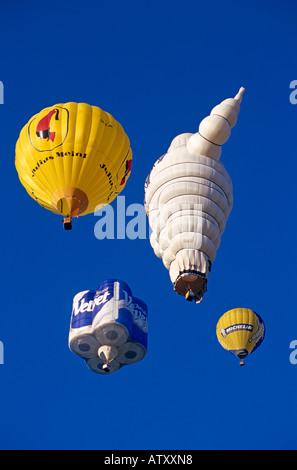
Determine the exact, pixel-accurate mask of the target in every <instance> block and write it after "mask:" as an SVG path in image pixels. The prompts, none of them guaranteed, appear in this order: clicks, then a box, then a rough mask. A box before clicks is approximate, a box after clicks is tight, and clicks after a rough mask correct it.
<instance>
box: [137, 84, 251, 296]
mask: <svg viewBox="0 0 297 470" xmlns="http://www.w3.org/2000/svg"><path fill="white" fill-rule="evenodd" d="M244 91H245V90H244V88H240V90H239V92H238V93H237V95H236V96H235V97H234V98H228V99H226V100H224V101H222V102H221V103H220V104H218V105H217V106H215V107H214V108H213V109H212V111H211V113H210V115H209V116H207V117H206V118H205V119H203V120H202V121H201V123H200V125H199V129H198V132H197V133H196V134H192V133H183V134H180V135H178V136H176V137H175V138H174V139H173V140H172V142H171V144H170V146H169V148H168V151H167V153H166V154H165V155H163V156H162V157H161V158H159V160H157V161H156V163H155V164H154V166H153V168H152V171H151V172H150V174H149V176H148V177H147V180H146V183H145V201H144V203H145V210H146V213H147V214H148V216H149V223H150V227H151V230H152V232H151V236H150V242H151V246H152V248H153V250H154V252H155V254H156V256H158V257H159V258H161V259H162V261H163V263H164V265H165V267H166V268H167V269H168V270H169V274H170V279H171V281H172V283H173V286H174V289H175V290H176V292H177V293H178V294H180V295H184V296H185V297H186V298H187V299H188V300H193V299H194V300H195V301H196V302H197V303H199V302H200V301H201V300H202V297H203V294H204V293H205V292H206V288H207V280H208V276H209V271H210V268H211V264H212V262H213V261H214V259H215V257H216V252H217V249H218V247H219V245H220V241H221V235H222V233H223V231H224V230H225V226H226V222H227V219H228V216H229V214H230V212H231V209H232V205H233V188H232V182H231V179H230V176H229V174H228V173H227V171H226V169H225V168H224V165H223V164H222V162H221V161H220V160H219V159H220V156H221V146H222V145H223V144H224V143H225V142H226V141H227V140H228V138H229V137H230V134H231V129H232V127H233V126H234V125H235V124H236V122H237V118H238V113H239V110H240V103H241V100H242V95H243V92H244Z"/></svg>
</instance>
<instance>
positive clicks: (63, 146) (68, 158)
mask: <svg viewBox="0 0 297 470" xmlns="http://www.w3.org/2000/svg"><path fill="white" fill-rule="evenodd" d="M131 163H132V150H131V148H130V141H129V138H128V136H127V135H126V134H125V132H124V130H123V127H122V126H121V124H120V123H119V122H117V121H116V120H115V119H114V118H113V117H112V116H111V115H110V114H109V113H107V112H105V111H103V110H102V109H100V108H98V107H96V106H90V105H88V104H85V103H66V104H56V105H54V106H52V107H50V108H45V109H43V110H42V111H41V112H40V113H38V114H36V115H35V116H33V117H32V118H31V119H30V121H29V122H28V123H27V124H26V125H25V126H24V128H23V129H22V130H21V133H20V136H19V139H18V141H17V143H16V158H15V164H16V169H17V172H18V175H19V178H20V181H21V183H22V184H23V186H24V187H25V188H26V190H27V192H28V193H29V195H30V196H31V197H32V198H33V199H35V200H36V201H37V202H38V203H39V204H40V205H41V206H42V207H44V208H45V209H48V210H50V211H52V212H54V213H56V214H61V215H63V216H65V218H64V228H65V229H70V228H71V220H72V217H74V216H79V215H85V214H89V213H92V212H94V211H95V209H96V207H97V206H98V205H101V206H104V205H106V204H109V203H110V202H111V201H112V200H113V199H114V198H115V197H116V196H117V195H118V194H119V193H120V192H121V191H122V189H123V188H124V186H125V184H126V181H127V179H128V177H129V175H130V171H131Z"/></svg>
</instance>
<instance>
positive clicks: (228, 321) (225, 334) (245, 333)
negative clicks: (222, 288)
mask: <svg viewBox="0 0 297 470" xmlns="http://www.w3.org/2000/svg"><path fill="white" fill-rule="evenodd" d="M216 334H217V338H218V341H219V343H220V344H221V346H222V347H223V348H224V349H226V350H227V351H229V352H231V353H232V354H234V355H235V356H237V357H238V358H240V359H243V358H244V357H246V356H247V355H248V354H251V353H252V352H254V351H255V350H256V349H257V348H258V347H259V346H260V344H261V343H262V341H263V339H264V336H265V325H264V322H263V320H262V318H261V317H260V315H259V314H258V313H256V312H254V311H253V310H250V309H249V308H234V309H232V310H229V311H228V312H226V313H224V315H222V316H221V318H220V319H219V321H218V323H217V328H216Z"/></svg>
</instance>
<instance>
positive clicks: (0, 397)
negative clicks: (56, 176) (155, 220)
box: [0, 0, 297, 450]
mask: <svg viewBox="0 0 297 470" xmlns="http://www.w3.org/2000/svg"><path fill="white" fill-rule="evenodd" d="M296 13H297V7H296V4H295V3H294V2H293V1H289V0H285V1H284V0H282V1H276V0H275V1H269V2H268V1H265V0H263V1H262V2H256V1H250V2H243V1H236V2H235V1H233V0H232V1H227V2H219V1H217V0H215V1H212V2H208V3H207V2H197V1H194V0H185V1H183V2H178V1H175V0H171V1H165V0H158V1H157V0H150V1H145V0H144V1H142V2H137V1H136V0H135V1H133V0H126V1H125V2H121V1H119V0H115V1H114V2H107V1H106V0H104V1H102V0H98V1H95V0H94V1H89V0H86V1H84V2H77V1H71V2H70V1H63V2H62V3H61V2H58V1H57V0H53V1H52V2H51V3H50V4H47V3H42V2H41V3H40V2H33V1H27V2H21V1H20V0H18V1H16V2H13V3H9V2H6V3H5V4H3V5H2V6H1V19H0V38H1V47H0V80H1V81H2V82H3V84H4V104H1V105H0V123H1V126H0V137H1V155H2V173H1V174H2V179H1V181H2V187H1V195H2V214H1V220H2V229H1V232H0V233H1V247H2V250H1V252H2V256H1V258H2V262H1V288H2V289H1V290H2V291H1V304H2V308H1V314H0V340H1V341H2V343H3V346H4V364H1V365H0V383H1V387H0V448H1V449H104V450H110V449H182V450H186V449H296V448H297V438H296V420H297V405H296V393H297V365H292V364H291V363H290V361H289V356H290V352H291V350H290V349H289V345H290V342H291V341H293V340H296V339H297V328H296V325H297V320H296V318H297V316H296V311H297V290H296V262H297V253H296V243H295V238H296V230H297V222H296V203H297V196H296V175H297V162H296V126H297V105H293V104H291V103H290V100H289V96H290V93H291V91H292V90H290V88H289V85H290V83H291V81H292V80H295V79H297V65H296V40H297V30H296ZM240 86H244V87H245V88H246V92H245V94H244V97H243V102H242V106H241V112H240V115H239V120H238V123H237V125H236V126H235V128H233V130H232V134H231V137H230V139H229V141H228V142H227V143H226V144H225V145H224V147H223V151H222V157H221V160H222V162H223V163H224V165H225V167H226V169H227V171H228V172H229V174H230V176H231V178H232V182H233V186H234V206H233V210H232V212H231V215H230V217H229V219H228V222H227V227H226V231H225V232H224V234H223V237H222V242H221V246H220V249H219V251H218V253H217V258H216V260H215V262H214V264H213V269H212V272H211V274H210V278H209V283H208V291H207V293H206V294H205V296H204V299H203V302H202V303H201V304H200V305H195V304H192V303H188V302H185V300H184V299H183V298H182V297H180V296H178V295H177V294H175V292H174V291H173V289H172V285H171V282H170V279H169V274H168V272H167V270H166V269H165V267H164V266H163V264H162V262H161V261H160V260H159V259H158V258H156V257H155V255H154V253H153V250H152V248H151V246H150V244H149V241H148V240H147V239H146V240H139V239H138V240H129V239H128V238H127V239H125V240H101V241H99V240H98V239H97V238H96V237H95V235H94V227H95V223H96V221H97V220H98V217H97V218H96V217H95V216H93V215H88V216H86V217H81V218H80V219H78V220H75V221H74V224H73V225H74V227H73V230H72V231H71V232H65V231H63V229H62V223H61V221H60V220H59V217H58V216H55V215H54V214H52V213H50V212H48V211H46V210H44V209H42V208H41V207H40V206H39V205H38V204H36V203H35V201H33V199H31V198H30V197H29V196H28V195H27V193H26V191H25V190H24V188H23V187H22V185H21V184H20V182H19V180H18V176H17V172H16V170H15V166H14V157H15V154H14V148H15V143H16V141H17V139H18V135H19V132H20V130H21V128H22V127H23V126H24V125H25V124H26V122H27V121H28V120H29V118H30V117H31V116H32V115H34V114H36V113H37V112H38V111H40V110H41V109H42V108H44V107H47V106H51V105H53V104H56V103H60V102H67V101H77V102H80V101H81V102H86V103H89V104H92V105H96V106H99V107H101V108H103V109H104V110H106V111H108V112H110V113H111V114H112V115H113V116H114V117H115V118H116V119H117V120H118V121H120V122H121V124H122V125H123V127H124V129H125V131H126V132H127V134H128V136H129V138H130V141H131V147H132V150H133V157H134V158H133V166H132V173H131V176H130V179H129V180H128V183H127V185H126V187H125V189H124V191H123V193H122V195H124V196H125V201H126V206H128V205H129V204H132V203H140V204H141V203H142V202H143V197H144V192H143V186H144V181H145V179H146V176H147V174H148V173H149V171H150V170H151V167H152V165H153V164H154V162H155V160H156V159H157V158H158V157H159V156H161V155H162V154H163V153H165V152H166V150H167V148H168V147H169V144H170V142H171V140H172V139H173V138H174V137H175V136H176V135H177V134H179V133H182V132H196V131H197V128H198V125H199V122H200V121H201V119H202V118H204V117H205V116H206V115H208V114H209V111H210V110H211V109H212V107H213V106H215V105H216V104H218V103H219V102H220V101H222V100H223V99H225V98H228V97H232V96H234V95H235V94H236V93H237V91H238V89H239V88H240ZM113 207H115V208H116V201H115V202H114V203H113ZM128 220H129V218H128ZM109 278H119V279H123V280H124V281H126V282H127V283H128V284H129V286H130V287H131V289H132V291H133V294H134V295H136V296H138V297H140V298H142V299H143V300H145V301H146V302H147V304H148V308H149V340H148V354H147V356H146V358H145V359H144V360H143V361H142V362H140V363H138V364H134V365H131V366H127V367H124V368H122V369H121V370H119V371H118V372H116V373H114V374H112V375H110V376H100V375H97V374H94V373H93V372H91V371H89V370H88V369H87V367H86V366H85V364H84V363H83V361H82V360H80V359H79V358H78V357H77V356H75V355H74V354H73V353H71V351H70V350H69V349H68V329H69V322H70V315H71V307H72V298H73V297H74V295H75V294H76V293H77V292H79V291H81V290H85V289H95V288H96V287H97V285H99V284H100V283H101V282H102V281H103V280H105V279H109ZM237 306H245V307H249V308H251V309H254V310H255V311H257V312H258V313H259V314H260V315H261V317H262V318H263V320H264V321H265V324H266V338H265V340H264V342H263V343H262V345H261V347H260V348H259V349H258V350H257V351H256V352H255V353H254V354H253V355H251V356H250V357H249V358H247V360H246V366H245V367H239V366H238V361H237V360H236V359H235V358H234V357H233V356H232V355H231V354H228V353H227V352H226V351H224V350H223V349H222V348H221V347H220V345H219V344H218V342H217V339H216V334H215V327H216V323H217V321H218V319H219V317H220V316H221V315H222V314H223V313H224V312H225V311H227V310H229V309H231V308H234V307H237Z"/></svg>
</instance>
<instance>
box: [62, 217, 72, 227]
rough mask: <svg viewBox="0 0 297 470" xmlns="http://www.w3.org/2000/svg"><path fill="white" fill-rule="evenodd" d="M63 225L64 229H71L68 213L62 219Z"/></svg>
mask: <svg viewBox="0 0 297 470" xmlns="http://www.w3.org/2000/svg"><path fill="white" fill-rule="evenodd" d="M63 227H64V229H65V230H71V229H72V217H71V216H70V215H67V216H66V217H64V219H63Z"/></svg>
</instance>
